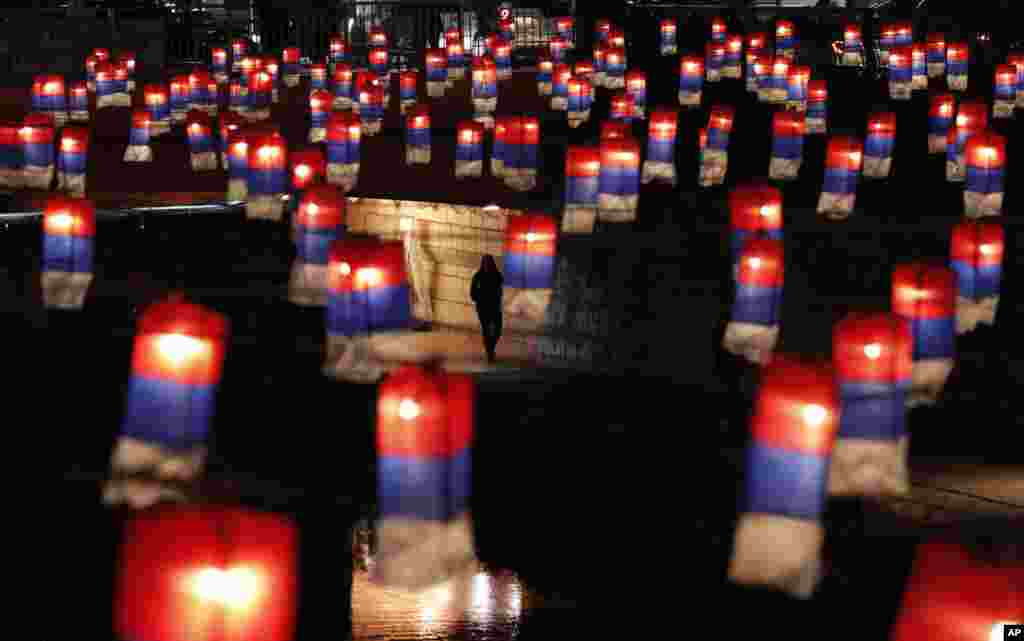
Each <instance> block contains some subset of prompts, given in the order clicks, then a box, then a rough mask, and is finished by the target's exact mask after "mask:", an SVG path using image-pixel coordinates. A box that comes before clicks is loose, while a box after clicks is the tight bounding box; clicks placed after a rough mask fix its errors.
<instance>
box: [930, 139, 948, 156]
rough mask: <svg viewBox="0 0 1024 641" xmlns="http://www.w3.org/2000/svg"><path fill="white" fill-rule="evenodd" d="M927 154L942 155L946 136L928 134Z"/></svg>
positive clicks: (944, 151)
mask: <svg viewBox="0 0 1024 641" xmlns="http://www.w3.org/2000/svg"><path fill="white" fill-rule="evenodd" d="M928 153H929V154H944V153H946V135H945V134H928Z"/></svg>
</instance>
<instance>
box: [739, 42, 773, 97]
mask: <svg viewBox="0 0 1024 641" xmlns="http://www.w3.org/2000/svg"><path fill="white" fill-rule="evenodd" d="M767 42H768V36H767V35H766V34H763V33H751V34H748V35H747V40H746V43H747V47H746V55H745V56H744V60H745V62H746V67H745V68H746V74H747V81H746V86H747V91H749V92H751V93H756V92H757V89H758V74H757V73H755V69H754V63H756V62H757V61H758V60H760V59H761V58H763V57H764V56H765V55H767V53H768V52H767V50H766V47H767Z"/></svg>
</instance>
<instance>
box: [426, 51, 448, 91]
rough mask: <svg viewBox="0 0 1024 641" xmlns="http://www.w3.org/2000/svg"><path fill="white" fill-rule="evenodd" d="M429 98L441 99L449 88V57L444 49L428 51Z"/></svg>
mask: <svg viewBox="0 0 1024 641" xmlns="http://www.w3.org/2000/svg"><path fill="white" fill-rule="evenodd" d="M425 65H426V70H427V96H428V97H430V98H441V97H442V96H444V92H445V89H446V88H447V86H448V56H447V55H446V54H445V52H444V50H443V49H427V51H426V57H425Z"/></svg>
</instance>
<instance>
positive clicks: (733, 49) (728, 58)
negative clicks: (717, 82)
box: [722, 34, 743, 80]
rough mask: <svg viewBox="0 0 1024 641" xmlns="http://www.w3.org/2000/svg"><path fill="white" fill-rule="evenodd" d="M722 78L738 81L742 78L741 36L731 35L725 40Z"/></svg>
mask: <svg viewBox="0 0 1024 641" xmlns="http://www.w3.org/2000/svg"><path fill="white" fill-rule="evenodd" d="M722 77H723V78H729V79H731V80H739V79H740V78H742V77H743V36H741V35H738V34H732V35H730V36H728V37H727V38H726V39H725V58H724V59H723V60H722Z"/></svg>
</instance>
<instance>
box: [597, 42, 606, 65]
mask: <svg viewBox="0 0 1024 641" xmlns="http://www.w3.org/2000/svg"><path fill="white" fill-rule="evenodd" d="M607 57H608V45H607V44H606V43H604V42H599V43H597V44H596V45H594V62H595V63H598V62H604V60H605V59H606V58H607Z"/></svg>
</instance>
